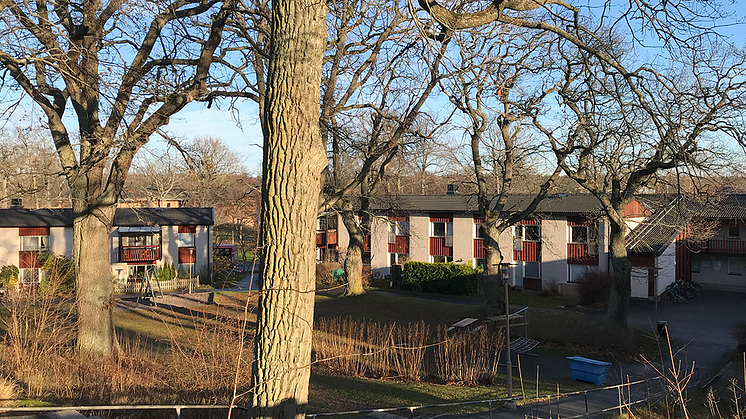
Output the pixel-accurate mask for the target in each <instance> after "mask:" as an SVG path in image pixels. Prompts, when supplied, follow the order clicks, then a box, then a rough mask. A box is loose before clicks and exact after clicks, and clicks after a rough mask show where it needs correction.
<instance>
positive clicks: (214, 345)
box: [3, 291, 637, 414]
mask: <svg viewBox="0 0 746 419" xmlns="http://www.w3.org/2000/svg"><path fill="white" fill-rule="evenodd" d="M247 298H249V305H248V308H249V314H248V318H247V323H246V331H245V333H244V334H242V333H240V330H241V329H240V328H241V326H242V322H241V320H242V319H243V316H244V307H245V306H246V299H247ZM536 298H543V299H544V300H542V301H551V298H553V297H536ZM546 298H549V300H547V299H546ZM256 299H257V294H256V292H251V293H250V292H216V293H215V294H214V298H213V302H214V303H215V304H212V305H201V306H194V307H192V308H191V309H189V308H180V307H174V308H164V307H161V308H158V309H149V310H137V311H117V312H115V325H116V329H117V332H118V334H119V336H120V338H121V340H120V342H121V343H122V348H123V350H124V353H125V354H126V356H125V358H124V359H125V362H120V363H118V364H116V365H113V366H111V368H112V370H111V371H114V372H113V373H112V372H107V373H106V374H102V375H101V376H100V377H99V376H97V375H95V371H90V370H87V369H86V368H84V367H76V366H75V365H77V364H76V362H77V361H76V359H75V358H70V353H69V352H66V351H65V350H64V348H60V349H59V352H55V353H54V354H52V355H50V356H43V357H42V358H38V357H37V358H31V357H30V358H29V363H28V365H29V367H28V368H30V369H29V370H28V371H26V372H22V373H19V374H20V375H17V376H16V377H17V379H18V380H19V382H21V383H26V381H25V380H27V379H31V378H34V379H37V380H38V381H37V382H36V384H35V385H34V387H33V388H32V386H29V387H28V388H29V390H28V393H29V394H28V395H27V396H28V397H31V398H39V399H40V400H44V401H52V402H54V403H58V404H77V403H88V404H98V403H101V404H109V403H112V404H117V403H161V402H162V403H168V402H182V403H186V404H189V403H226V402H228V401H229V400H230V394H231V386H232V383H233V380H234V376H235V371H236V369H235V362H234V360H235V359H238V356H239V354H242V355H240V356H241V364H242V365H243V366H242V367H241V368H239V370H240V379H239V380H238V383H239V393H241V392H244V391H246V390H247V389H248V386H249V374H250V366H249V363H250V360H251V351H252V346H253V345H252V343H251V339H252V337H253V330H254V327H255V320H256V315H255V313H254V310H255V307H256V303H257V301H256ZM555 301H556V300H555ZM482 304H483V303H482V302H481V301H480V300H478V299H474V298H470V297H449V296H445V297H444V296H432V295H423V294H418V295H412V294H408V293H397V292H380V291H379V292H368V293H366V294H364V295H360V296H356V297H344V298H343V297H339V296H338V295H335V293H334V292H324V293H319V294H318V295H317V297H316V310H315V318H316V319H317V320H318V319H322V318H325V319H330V318H337V317H340V318H346V317H349V318H351V319H354V320H358V321H360V320H363V319H367V320H370V321H372V322H380V323H394V322H396V323H397V324H400V325H407V324H408V323H410V322H412V323H415V322H419V321H423V320H424V322H425V323H426V324H427V325H429V326H430V327H431V329H432V330H434V329H435V328H436V326H438V325H450V324H452V323H454V322H456V321H458V320H460V319H463V318H464V317H476V318H481V317H482V315H481V312H482ZM547 305H548V306H550V307H554V306H555V304H554V303H551V304H547ZM529 323H530V324H529V334H530V336H531V337H536V338H537V339H539V340H541V341H542V344H543V345H544V346H545V347H546V348H551V350H554V351H579V352H581V353H583V354H585V353H587V354H593V353H600V352H599V351H603V350H610V349H608V348H606V346H608V344H606V343H604V342H603V339H600V338H599V339H597V340H594V339H591V338H589V337H588V336H589V331H591V332H592V333H595V331H600V330H602V328H603V321H602V320H599V319H593V318H590V317H588V316H584V315H583V314H581V313H577V312H574V311H571V310H561V309H553V308H535V309H532V310H531V311H530V313H529ZM242 337H243V338H244V339H245V340H244V343H243V352H239V349H238V348H240V347H241V344H240V342H241V338H242ZM627 349H628V350H630V351H635V350H637V348H635V347H631V348H627ZM3 350H4V351H12V348H10V347H6V346H3ZM51 350H54V351H56V350H57V349H54V348H52V349H51ZM542 350H548V349H542ZM11 353H12V352H11ZM490 353H493V352H490ZM9 354H10V353H9V352H5V356H6V358H5V359H6V360H7V359H10V358H8V357H7V356H8V355H9ZM38 359H43V360H44V362H43V363H38V362H37V361H35V360H38ZM429 359H432V358H429ZM6 362H7V361H6ZM427 362H430V361H427ZM37 364H38V365H37ZM3 368H4V369H3V370H4V371H12V370H10V369H9V368H16V367H13V366H12V365H5V366H4V367H3ZM47 374H51V375H49V376H47ZM82 377H85V379H82ZM112 377H113V378H112ZM426 377H427V378H426V379H425V380H424V382H402V381H396V380H391V379H375V378H364V377H349V376H337V375H333V374H331V373H330V372H329V370H328V369H326V368H325V367H322V366H321V365H315V366H314V367H313V370H312V380H311V406H310V408H311V410H312V411H316V412H320V411H344V410H349V409H363V408H374V407H395V406H406V405H409V406H413V405H421V404H439V403H449V402H457V401H470V400H480V399H492V398H500V397H504V393H503V391H504V388H503V386H500V385H475V386H467V385H444V384H437V383H436V382H435V381H433V380H435V379H433V378H431V376H429V375H427V376H426ZM514 378H515V380H516V381H515V384H514V389H515V392H514V394H520V388H521V385H520V382H519V381H518V377H517V376H516V377H514ZM524 378H526V381H525V382H524V385H525V387H526V388H527V389H529V388H530V389H531V393H532V394H533V392H535V388H536V387H535V386H536V384H535V383H534V382H533V381H529V380H528V377H524ZM502 381H504V377H502V376H500V375H498V376H497V377H495V382H497V383H500V382H502ZM75 383H78V384H75ZM24 385H25V384H24ZM79 386H82V387H79ZM539 386H540V391H539V392H540V393H541V394H547V393H555V392H556V391H557V387H556V386H557V383H554V382H550V381H546V380H544V381H540V383H539ZM584 387H587V385H585V384H577V383H572V382H562V383H560V388H561V390H562V391H573V390H576V389H579V388H584ZM31 389H33V392H32V391H31ZM32 393H33V394H32ZM156 394H157V396H155V395H156ZM154 396H155V397H156V398H153V397H154ZM239 402H246V399H243V400H239ZM485 408H486V406H485V405H470V406H468V407H458V408H450V409H446V410H443V409H436V410H433V411H432V412H428V413H433V414H435V413H454V412H467V411H480V410H484V409H485Z"/></svg>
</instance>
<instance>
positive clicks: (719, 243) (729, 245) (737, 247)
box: [707, 240, 746, 254]
mask: <svg viewBox="0 0 746 419" xmlns="http://www.w3.org/2000/svg"><path fill="white" fill-rule="evenodd" d="M707 250H708V251H710V252H712V253H731V254H746V241H742V240H709V241H708V242H707Z"/></svg>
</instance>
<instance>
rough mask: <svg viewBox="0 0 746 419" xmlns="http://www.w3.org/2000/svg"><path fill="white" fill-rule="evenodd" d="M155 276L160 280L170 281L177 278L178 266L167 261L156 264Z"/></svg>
mask: <svg viewBox="0 0 746 419" xmlns="http://www.w3.org/2000/svg"><path fill="white" fill-rule="evenodd" d="M155 277H156V279H157V280H158V281H170V280H172V279H174V278H176V267H175V266H174V264H173V263H166V264H164V265H163V266H156V268H155Z"/></svg>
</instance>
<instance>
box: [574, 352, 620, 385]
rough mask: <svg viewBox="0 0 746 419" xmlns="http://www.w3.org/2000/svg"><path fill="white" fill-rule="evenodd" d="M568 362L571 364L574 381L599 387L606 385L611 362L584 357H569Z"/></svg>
mask: <svg viewBox="0 0 746 419" xmlns="http://www.w3.org/2000/svg"><path fill="white" fill-rule="evenodd" d="M567 360H568V361H569V362H570V375H571V376H572V379H573V380H575V381H578V380H580V381H587V382H589V383H593V384H595V385H597V386H600V385H602V384H606V376H607V375H608V373H609V367H610V366H611V363H610V362H604V361H596V360H595V359H589V358H583V357H582V356H568V357H567Z"/></svg>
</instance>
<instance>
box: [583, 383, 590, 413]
mask: <svg viewBox="0 0 746 419" xmlns="http://www.w3.org/2000/svg"><path fill="white" fill-rule="evenodd" d="M583 398H584V399H585V419H588V418H589V417H590V413H588V390H586V391H583Z"/></svg>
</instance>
